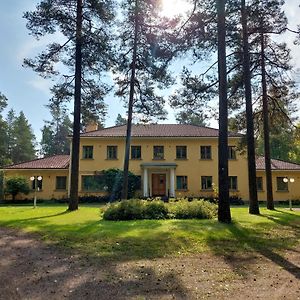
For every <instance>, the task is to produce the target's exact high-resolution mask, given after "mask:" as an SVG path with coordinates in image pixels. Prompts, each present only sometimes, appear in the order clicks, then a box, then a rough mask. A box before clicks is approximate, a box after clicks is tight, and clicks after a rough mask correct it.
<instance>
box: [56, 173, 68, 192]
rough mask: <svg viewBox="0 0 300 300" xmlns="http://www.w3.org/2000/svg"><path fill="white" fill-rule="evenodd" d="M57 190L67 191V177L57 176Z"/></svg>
mask: <svg viewBox="0 0 300 300" xmlns="http://www.w3.org/2000/svg"><path fill="white" fill-rule="evenodd" d="M56 189H57V190H66V189H67V176H56Z"/></svg>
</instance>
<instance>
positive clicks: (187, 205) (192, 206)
mask: <svg viewBox="0 0 300 300" xmlns="http://www.w3.org/2000/svg"><path fill="white" fill-rule="evenodd" d="M169 212H170V214H172V216H173V218H174V219H212V218H214V217H215V216H216V215H217V206H216V205H215V204H213V203H210V202H208V201H204V200H193V201H187V200H179V201H178V202H176V203H173V204H172V205H171V206H170V209H169Z"/></svg>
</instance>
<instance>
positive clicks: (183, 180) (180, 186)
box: [176, 176, 188, 190]
mask: <svg viewBox="0 0 300 300" xmlns="http://www.w3.org/2000/svg"><path fill="white" fill-rule="evenodd" d="M176 187H177V190H187V188H188V185H187V176H176Z"/></svg>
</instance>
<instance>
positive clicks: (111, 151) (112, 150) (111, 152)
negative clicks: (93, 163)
mask: <svg viewBox="0 0 300 300" xmlns="http://www.w3.org/2000/svg"><path fill="white" fill-rule="evenodd" d="M117 157H118V147H117V146H107V159H117Z"/></svg>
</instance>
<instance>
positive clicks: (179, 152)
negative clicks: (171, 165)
mask: <svg viewBox="0 0 300 300" xmlns="http://www.w3.org/2000/svg"><path fill="white" fill-rule="evenodd" d="M176 158H177V159H186V158H187V147H186V146H176Z"/></svg>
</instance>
